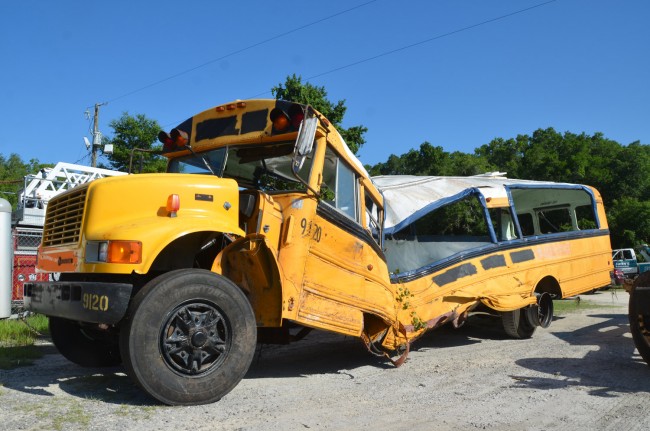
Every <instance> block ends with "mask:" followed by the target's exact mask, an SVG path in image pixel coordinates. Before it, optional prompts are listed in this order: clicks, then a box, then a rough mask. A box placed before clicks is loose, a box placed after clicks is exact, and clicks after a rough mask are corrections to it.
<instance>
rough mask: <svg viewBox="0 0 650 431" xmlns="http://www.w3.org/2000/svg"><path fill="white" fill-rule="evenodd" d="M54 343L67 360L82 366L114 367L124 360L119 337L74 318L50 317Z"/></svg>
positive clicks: (51, 334)
mask: <svg viewBox="0 0 650 431" xmlns="http://www.w3.org/2000/svg"><path fill="white" fill-rule="evenodd" d="M50 336H51V337H52V343H53V344H54V346H55V347H56V348H57V350H58V351H59V353H61V354H62V355H63V356H64V357H65V358H66V359H67V360H69V361H70V362H74V363H75V364H77V365H80V366H82V367H90V368H93V367H113V366H116V365H119V364H120V363H121V362H122V359H121V357H120V350H119V347H118V343H117V337H116V336H115V335H113V334H108V333H103V332H100V331H99V330H97V329H93V328H91V327H86V326H82V325H80V324H79V323H77V322H73V321H72V320H68V319H63V318H61V317H50Z"/></svg>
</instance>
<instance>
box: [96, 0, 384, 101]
mask: <svg viewBox="0 0 650 431" xmlns="http://www.w3.org/2000/svg"><path fill="white" fill-rule="evenodd" d="M376 1H378V0H370V1H367V2H365V3H361V4H359V5H357V6H353V7H351V8H349V9H345V10H342V11H340V12H337V13H335V14H333V15H329V16H327V17H325V18H321V19H318V20H316V21H313V22H310V23H309V24H305V25H302V26H300V27H296V28H294V29H292V30H289V31H285V32H284V33H280V34H277V35H275V36H272V37H270V38H268V39H265V40H263V41H261V42H257V43H254V44H252V45H249V46H247V47H245V48H241V49H238V50H236V51H232V52H230V53H228V54H226V55H223V56H221V57H219V58H215V59H213V60H209V61H206V62H205V63H202V64H199V65H198V66H194V67H192V68H190V69H186V70H184V71H182V72H178V73H176V74H174V75H171V76H168V77H167V78H163V79H161V80H159V81H155V82H153V83H151V84H148V85H145V86H144V87H140V88H138V89H136V90H133V91H129V92H128V93H124V94H122V95H121V96H117V97H115V98H113V99H110V100H107V101H106V102H105V103H111V102H114V101H116V100H119V99H122V98H124V97H127V96H130V95H132V94H135V93H139V92H140V91H143V90H146V89H148V88H151V87H154V86H156V85H159V84H162V83H163V82H167V81H169V80H171V79H174V78H177V77H179V76H182V75H185V74H187V73H190V72H193V71H195V70H197V69H200V68H202V67H205V66H208V65H210V64H212V63H216V62H217V61H221V60H224V59H226V58H228V57H232V56H233V55H236V54H240V53H242V52H244V51H248V50H250V49H253V48H256V47H258V46H260V45H264V44H266V43H269V42H272V41H274V40H276V39H280V38H281V37H284V36H287V35H289V34H291V33H295V32H297V31H300V30H304V29H306V28H308V27H311V26H313V25H316V24H320V23H321V22H324V21H327V20H329V19H332V18H335V17H337V16H340V15H343V14H346V13H348V12H351V11H353V10H355V9H359V8H362V7H364V6H367V5H369V4H370V3H375V2H376Z"/></svg>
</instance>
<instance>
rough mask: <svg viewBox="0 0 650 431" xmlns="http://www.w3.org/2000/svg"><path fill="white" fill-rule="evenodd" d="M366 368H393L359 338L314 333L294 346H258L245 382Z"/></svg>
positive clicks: (293, 344)
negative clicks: (375, 354)
mask: <svg viewBox="0 0 650 431" xmlns="http://www.w3.org/2000/svg"><path fill="white" fill-rule="evenodd" d="M366 365H369V366H374V367H378V368H392V367H393V365H392V364H390V363H389V362H388V361H387V360H384V359H382V358H377V357H375V356H372V355H371V354H370V353H369V352H368V351H367V350H366V348H365V346H364V345H363V343H362V342H361V340H359V339H357V338H354V337H346V336H343V335H337V334H332V333H327V332H320V331H313V332H311V333H310V334H309V335H308V336H307V337H305V338H304V339H303V340H301V341H298V342H295V343H292V344H288V345H271V344H263V345H261V346H258V348H257V352H256V354H255V357H254V358H253V363H252V364H251V367H250V369H249V370H248V373H247V374H246V376H245V377H244V379H257V378H282V377H302V376H307V375H311V374H329V373H334V374H336V373H338V372H339V371H340V370H343V369H353V368H357V367H362V366H366Z"/></svg>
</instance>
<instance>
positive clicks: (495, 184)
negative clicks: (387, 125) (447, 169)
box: [372, 173, 582, 232]
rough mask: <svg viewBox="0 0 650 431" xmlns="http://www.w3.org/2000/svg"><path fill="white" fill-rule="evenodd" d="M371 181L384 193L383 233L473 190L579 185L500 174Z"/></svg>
mask: <svg viewBox="0 0 650 431" xmlns="http://www.w3.org/2000/svg"><path fill="white" fill-rule="evenodd" d="M372 182H373V183H374V184H375V186H377V188H378V189H379V191H380V192H381V193H382V194H383V195H384V200H385V202H384V205H385V217H386V218H385V223H384V228H385V230H386V231H387V232H390V231H392V230H393V228H394V227H395V226H398V225H400V224H401V225H404V224H405V223H404V222H405V221H406V222H408V223H410V222H412V221H414V220H417V219H418V218H420V217H422V216H424V215H425V214H427V213H428V212H429V211H431V210H432V209H435V208H437V207H439V206H440V205H442V204H444V203H446V202H449V201H451V200H454V199H457V198H458V197H460V196H463V195H464V194H469V193H471V192H472V191H473V190H475V189H477V190H478V191H479V192H480V193H481V194H482V195H483V196H484V197H485V198H506V197H507V192H506V188H505V186H511V187H512V186H533V187H534V186H549V187H567V186H568V187H582V186H579V185H576V184H568V183H554V182H548V181H530V180H518V179H508V178H506V177H505V176H503V174H500V173H494V174H485V175H476V176H471V177H434V176H416V175H382V176H376V177H372Z"/></svg>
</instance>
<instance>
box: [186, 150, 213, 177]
mask: <svg viewBox="0 0 650 431" xmlns="http://www.w3.org/2000/svg"><path fill="white" fill-rule="evenodd" d="M185 148H187V149H188V150H190V153H192V155H193V156H194V157H200V158H201V160H203V164H204V165H205V167H206V168H208V171H210V173H211V174H212V175H214V176H215V177H216V176H217V174H215V173H214V171H213V170H212V166H210V163H208V161H207V160H206V159H205V157H203V156H199V155H198V154H196V152H195V151H194V149H193V148H192V147H191V146H190V144H185Z"/></svg>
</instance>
